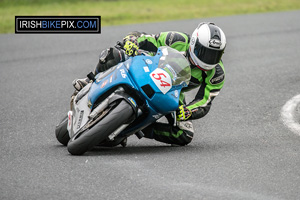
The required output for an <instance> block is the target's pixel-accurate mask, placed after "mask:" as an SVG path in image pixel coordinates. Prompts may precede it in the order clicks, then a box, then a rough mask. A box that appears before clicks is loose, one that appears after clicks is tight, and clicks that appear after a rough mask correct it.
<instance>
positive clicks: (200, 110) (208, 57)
mask: <svg viewBox="0 0 300 200" xmlns="http://www.w3.org/2000/svg"><path fill="white" fill-rule="evenodd" d="M123 42H124V47H123V49H121V48H120V47H119V46H115V47H111V48H109V49H106V50H104V51H102V53H101V54H100V57H99V62H98V64H97V66H96V69H95V74H97V73H100V72H103V71H105V70H107V69H109V68H110V67H112V66H114V65H116V64H118V63H119V62H122V61H125V60H126V59H127V58H128V56H135V55H137V54H138V52H139V49H142V50H146V51H149V52H156V51H157V48H158V47H160V46H169V47H171V48H174V49H176V50H178V51H179V52H181V53H182V54H183V55H184V56H185V57H186V59H187V60H188V61H189V63H190V67H191V80H190V83H189V85H188V87H187V88H184V89H183V90H182V92H181V94H180V106H179V108H178V110H177V112H176V113H177V124H176V125H175V126H174V122H173V119H172V117H171V115H167V116H166V118H167V120H168V122H169V123H161V122H156V123H154V124H152V125H150V126H148V127H146V128H145V129H143V130H142V131H143V133H144V135H145V137H146V138H150V139H155V140H157V141H160V142H164V143H168V144H176V145H181V146H183V145H187V144H188V143H190V142H191V141H192V138H193V135H194V129H193V124H192V122H191V120H195V119H199V118H202V117H204V116H205V115H206V114H207V113H208V112H209V110H210V107H211V104H212V101H213V99H214V98H215V97H216V96H217V95H218V94H219V91H220V90H221V88H222V87H223V84H224V79H225V71H224V65H223V62H222V60H221V57H222V55H223V53H224V49H225V47H226V37H225V34H224V32H223V31H222V30H221V28H219V27H218V26H216V25H215V24H213V23H206V22H204V23H200V24H199V25H198V27H197V28H196V29H195V30H194V32H193V33H192V36H191V37H190V36H189V35H188V34H186V33H182V32H176V31H169V32H161V33H159V34H157V35H152V34H150V35H149V34H146V33H143V32H137V31H134V32H131V33H129V34H128V35H127V36H126V37H125V38H123ZM88 81H89V80H88V79H76V80H74V81H73V85H74V87H75V89H76V90H80V89H81V88H83V87H84V86H85V85H86V84H87V83H88ZM197 87H199V89H198V92H197V93H196V95H195V98H194V100H193V101H192V102H190V103H188V104H186V102H185V98H184V94H183V93H184V92H186V91H190V90H192V89H194V88H197Z"/></svg>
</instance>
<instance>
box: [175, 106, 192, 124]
mask: <svg viewBox="0 0 300 200" xmlns="http://www.w3.org/2000/svg"><path fill="white" fill-rule="evenodd" d="M176 115H177V120H178V121H186V120H187V119H188V118H190V117H191V116H192V111H191V110H190V109H188V108H187V107H185V106H184V105H181V106H179V107H178V109H177V111H176Z"/></svg>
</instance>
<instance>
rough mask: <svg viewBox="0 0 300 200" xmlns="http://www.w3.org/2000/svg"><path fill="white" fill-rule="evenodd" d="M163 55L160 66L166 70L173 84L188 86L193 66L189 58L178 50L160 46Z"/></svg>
mask: <svg viewBox="0 0 300 200" xmlns="http://www.w3.org/2000/svg"><path fill="white" fill-rule="evenodd" d="M160 49H161V51H162V54H163V55H162V56H161V57H160V59H159V63H158V68H161V69H163V70H165V71H166V72H167V73H168V74H169V75H170V77H171V79H172V84H173V85H183V86H184V87H186V86H187V85H188V84H189V81H190V78H191V68H190V64H189V62H188V61H187V59H186V58H185V57H184V56H183V55H182V54H181V53H180V52H179V51H177V50H175V49H172V48H170V47H160Z"/></svg>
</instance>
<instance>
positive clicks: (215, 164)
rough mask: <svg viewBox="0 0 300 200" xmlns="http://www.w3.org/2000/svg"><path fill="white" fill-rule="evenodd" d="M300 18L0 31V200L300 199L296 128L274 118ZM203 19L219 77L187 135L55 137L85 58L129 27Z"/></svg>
mask: <svg viewBox="0 0 300 200" xmlns="http://www.w3.org/2000/svg"><path fill="white" fill-rule="evenodd" d="M299 19H300V11H292V12H282V13H269V14H256V15H243V16H231V17H222V18H210V19H198V20H183V21H170V22H163V23H150V24H143V25H128V26H113V27H105V28H103V29H102V34H100V35H99V34H97V35H48V34H46V35H42V34H40V35H15V34H7V35H1V36H0V65H1V67H0V91H1V96H0V110H1V114H0V131H1V134H0V152H1V154H0V199H2V200H4V199H74V200H75V199H86V200H89V199H118V200H120V199H167V200H171V199H172V200H173V199H230V200H231V199H272V200H274V199H275V200H276V199H299V198H300V190H299V188H300V169H299V166H300V155H299V153H300V137H299V135H297V134H295V133H294V132H292V131H291V130H290V129H289V128H288V127H286V126H285V125H284V124H283V121H282V119H281V112H282V107H283V106H284V105H285V103H286V102H287V101H289V99H291V98H292V97H294V96H296V95H298V94H299V93H300V87H299V85H300V68H299V55H300V49H299V46H300V40H299V35H300V23H299ZM200 21H214V22H215V23H216V24H218V25H219V26H221V27H222V28H223V30H224V32H225V33H226V35H227V39H228V45H227V49H226V53H225V54H224V57H223V60H224V63H225V68H226V83H225V85H224V88H223V90H222V91H221V93H220V95H219V96H218V97H217V98H216V99H215V100H214V102H213V106H212V109H211V111H210V113H209V114H208V115H207V116H206V117H205V118H203V119H201V120H198V121H194V126H195V129H196V134H195V137H194V140H193V141H192V143H191V144H190V145H188V146H186V147H171V146H170V145H165V144H163V143H159V142H156V141H152V140H148V139H141V140H138V139H137V138H136V137H135V136H132V137H130V138H129V142H128V146H127V147H126V148H122V147H116V148H97V149H94V150H92V151H90V152H88V153H86V154H84V155H83V156H71V155H70V154H69V153H68V151H67V149H66V147H64V146H62V145H60V144H59V143H58V142H57V141H56V138H55V135H54V128H55V125H56V124H57V123H58V122H59V120H60V119H61V118H62V117H63V116H64V115H65V114H66V112H67V111H68V105H69V97H70V95H71V93H72V91H73V88H72V86H71V82H72V80H73V79H75V78H77V77H84V76H85V75H86V74H87V73H88V72H89V71H91V70H93V69H94V66H95V64H96V62H97V59H98V54H99V53H100V50H101V49H104V48H106V47H108V46H110V45H112V44H114V42H115V41H117V40H119V39H120V38H122V37H123V36H124V35H125V34H126V33H128V32H130V31H131V30H142V31H145V32H148V33H158V32H160V31H167V30H178V31H185V32H188V33H191V32H192V31H193V29H194V28H195V27H196V26H197V24H198V23H199V22H200ZM189 97H190V98H191V95H190V96H189ZM297 109H298V110H299V105H298V107H297ZM287 115H289V114H287ZM297 116H299V115H297ZM298 122H299V121H298Z"/></svg>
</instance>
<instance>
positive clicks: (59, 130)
mask: <svg viewBox="0 0 300 200" xmlns="http://www.w3.org/2000/svg"><path fill="white" fill-rule="evenodd" d="M67 126H68V116H66V117H64V118H63V120H62V121H61V122H60V123H59V124H58V125H57V126H56V127H55V135H56V139H57V140H58V141H59V142H60V143H61V144H63V145H65V146H67V144H68V142H69V140H70V136H69V132H68V130H67Z"/></svg>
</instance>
